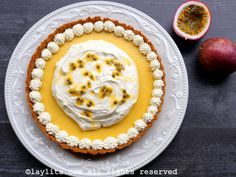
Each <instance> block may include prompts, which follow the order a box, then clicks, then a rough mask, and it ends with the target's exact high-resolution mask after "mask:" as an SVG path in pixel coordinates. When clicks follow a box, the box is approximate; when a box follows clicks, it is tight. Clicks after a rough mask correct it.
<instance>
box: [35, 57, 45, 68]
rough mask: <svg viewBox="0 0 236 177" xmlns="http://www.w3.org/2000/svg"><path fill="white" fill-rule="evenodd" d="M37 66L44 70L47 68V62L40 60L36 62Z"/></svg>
mask: <svg viewBox="0 0 236 177" xmlns="http://www.w3.org/2000/svg"><path fill="white" fill-rule="evenodd" d="M35 66H36V67H37V68H39V69H42V70H43V69H44V68H45V66H46V61H45V60H44V59H42V58H38V59H37V60H36V61H35Z"/></svg>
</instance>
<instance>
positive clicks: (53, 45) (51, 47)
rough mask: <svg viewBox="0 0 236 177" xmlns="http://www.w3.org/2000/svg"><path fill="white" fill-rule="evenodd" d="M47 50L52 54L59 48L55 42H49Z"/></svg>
mask: <svg viewBox="0 0 236 177" xmlns="http://www.w3.org/2000/svg"><path fill="white" fill-rule="evenodd" d="M47 48H48V50H49V51H50V52H52V53H57V52H58V50H59V46H58V45H57V43H55V42H49V43H48V45H47Z"/></svg>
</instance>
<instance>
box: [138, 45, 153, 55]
mask: <svg viewBox="0 0 236 177" xmlns="http://www.w3.org/2000/svg"><path fill="white" fill-rule="evenodd" d="M139 51H140V52H141V54H143V55H147V54H148V53H149V52H151V47H150V46H149V45H148V44H147V43H143V44H141V45H140V46H139Z"/></svg>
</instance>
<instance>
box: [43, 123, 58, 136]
mask: <svg viewBox="0 0 236 177" xmlns="http://www.w3.org/2000/svg"><path fill="white" fill-rule="evenodd" d="M59 130H60V128H59V127H58V126H57V125H55V124H53V123H51V122H50V123H47V124H46V131H47V132H48V134H49V135H56V133H57V132H58V131H59Z"/></svg>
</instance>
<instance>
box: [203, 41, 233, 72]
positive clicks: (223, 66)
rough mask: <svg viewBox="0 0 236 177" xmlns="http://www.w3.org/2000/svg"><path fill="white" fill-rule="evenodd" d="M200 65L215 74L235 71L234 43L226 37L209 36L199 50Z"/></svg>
mask: <svg viewBox="0 0 236 177" xmlns="http://www.w3.org/2000/svg"><path fill="white" fill-rule="evenodd" d="M199 59H200V63H201V64H202V66H203V67H204V68H205V69H206V70H208V71H209V72H211V73H213V74H217V75H225V74H230V73H232V72H234V71H236V44H235V43H233V42H232V41H231V40H229V39H226V38H209V39H207V40H206V41H204V42H203V43H202V45H201V46H200V50H199Z"/></svg>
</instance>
